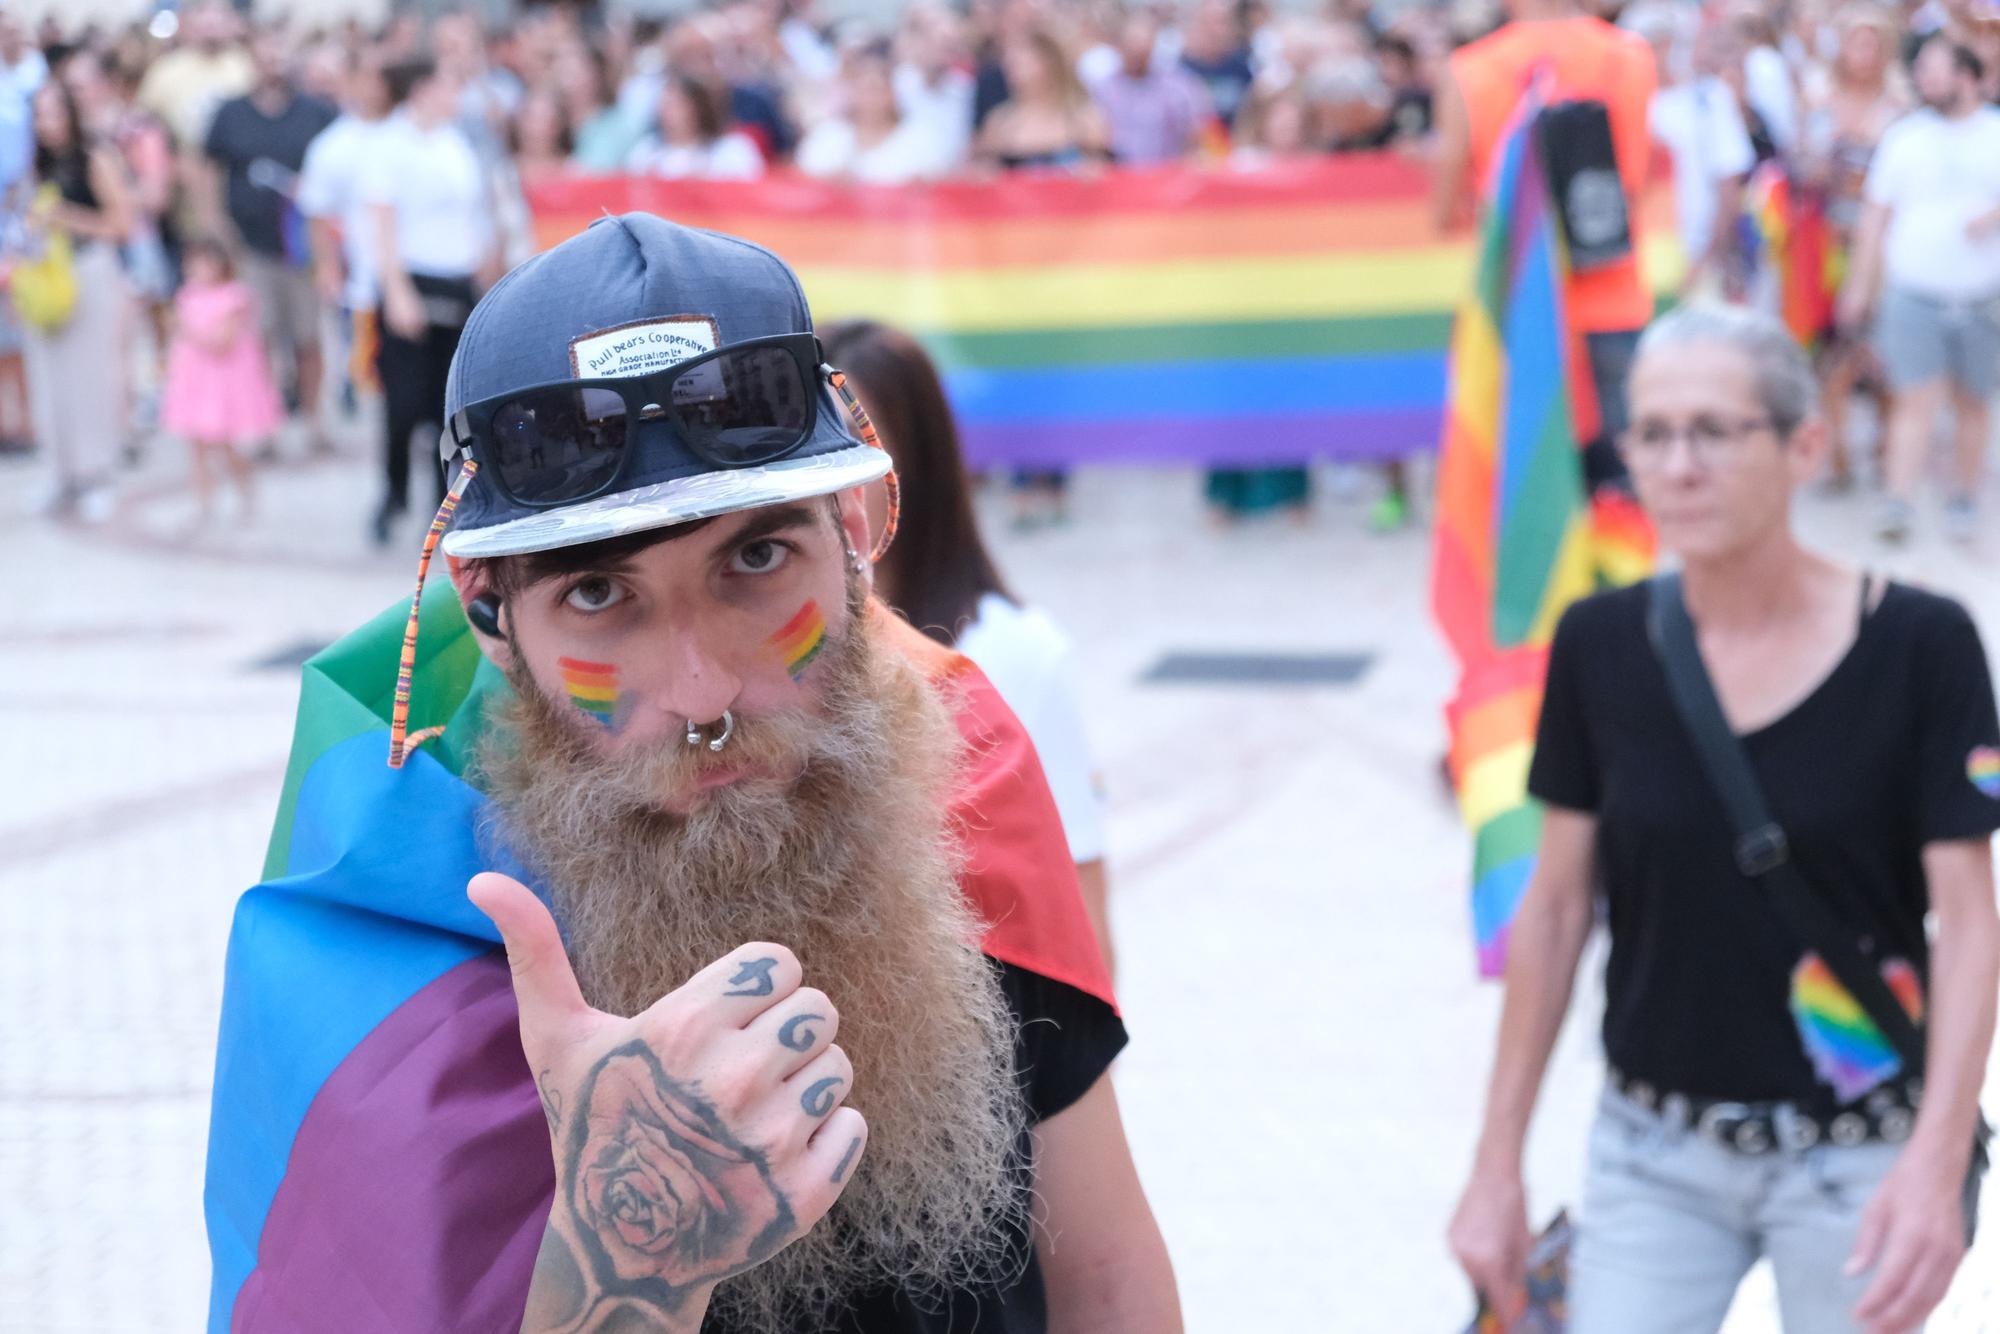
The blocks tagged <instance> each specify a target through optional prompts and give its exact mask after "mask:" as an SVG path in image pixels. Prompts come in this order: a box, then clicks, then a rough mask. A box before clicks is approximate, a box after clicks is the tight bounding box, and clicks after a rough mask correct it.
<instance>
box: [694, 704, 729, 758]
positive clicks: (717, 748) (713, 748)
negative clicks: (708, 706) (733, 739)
mask: <svg viewBox="0 0 2000 1334" xmlns="http://www.w3.org/2000/svg"><path fill="white" fill-rule="evenodd" d="M735 731H736V715H735V714H733V713H731V712H730V711H729V710H728V709H724V710H723V711H722V732H721V734H720V735H718V736H717V737H716V738H715V739H714V740H712V741H710V742H709V743H708V748H709V750H710V752H711V753H715V754H720V753H721V751H722V748H723V747H724V746H726V745H728V744H729V738H730V736H731V735H732V734H734V733H735ZM687 743H688V744H689V745H690V746H699V745H700V744H701V725H699V724H697V723H696V722H695V721H694V719H692V718H690V719H688V730H687Z"/></svg>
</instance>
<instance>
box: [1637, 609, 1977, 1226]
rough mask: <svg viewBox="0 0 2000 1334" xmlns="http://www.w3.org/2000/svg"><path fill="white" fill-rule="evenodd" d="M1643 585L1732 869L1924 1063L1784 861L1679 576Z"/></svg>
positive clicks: (1973, 1211)
mask: <svg viewBox="0 0 2000 1334" xmlns="http://www.w3.org/2000/svg"><path fill="white" fill-rule="evenodd" d="M1647 592H1648V593H1649V594H1650V605H1649V606H1648V608H1647V611H1646V629H1647V632H1648V634H1649V635H1650V636H1651V638H1652V641H1653V650H1654V652H1655V653H1657V654H1658V655H1659V658H1660V665H1661V666H1662V667H1663V668H1664V669H1665V671H1666V676H1667V690H1668V692H1669V693H1670V694H1671V695H1672V696H1673V699H1674V709H1675V711H1676V712H1677V713H1679V714H1680V716H1681V722H1682V723H1683V724H1684V725H1685V726H1686V728H1687V731H1688V736H1689V738H1690V739H1691V740H1692V741H1693V742H1694V748H1695V753H1696V754H1697V755H1698V756H1699V757H1700V759H1701V767H1702V769H1703V771H1704V772H1705V773H1707V775H1708V781H1709V782H1710V784H1712V785H1713V786H1714V788H1715V793H1716V795H1717V796H1718V797H1720V798H1721V799H1722V805H1723V809H1724V810H1726V811H1727V812H1728V813H1729V823H1730V826H1731V827H1732V829H1733V830H1734V832H1735V834H1736V865H1737V868H1738V869H1739V870H1741V871H1742V872H1743V874H1744V875H1745V876H1747V877H1748V878H1749V879H1751V880H1752V881H1754V882H1756V883H1757V884H1759V885H1762V886H1763V887H1764V890H1765V893H1766V894H1767V895H1768V896H1769V898H1770V900H1771V904H1772V906H1773V907H1775V908H1776V909H1777V910H1778V915H1779V916H1781V917H1783V918H1784V919H1785V922H1786V924H1787V925H1789V926H1790V927H1791V929H1792V933H1793V934H1794V935H1796V936H1797V937H1798V938H1799V939H1800V940H1801V941H1802V942H1804V944H1805V945H1806V947H1807V948H1809V949H1811V950H1812V951H1813V952H1814V953H1816V954H1818V955H1819V957H1820V958H1821V959H1822V960H1824V961H1825V963H1826V966H1827V967H1828V968H1830V969H1832V970H1833V975H1834V977H1836V978H1837V979H1839V981H1840V984H1841V986H1843V987H1845V988H1846V989H1847V993H1848V994H1849V995H1850V996H1852V997H1854V999H1855V1001H1856V1002H1857V1003H1858V1004H1859V1005H1860V1006H1861V1008H1862V1009H1863V1010H1864V1011H1866V1012H1867V1015H1868V1017H1869V1019H1871V1020H1872V1021H1873V1022H1874V1024H1875V1027H1876V1028H1877V1029H1879V1030H1881V1032H1882V1035H1883V1036H1884V1037H1886V1038H1887V1039H1888V1040H1889V1043H1890V1045H1891V1046H1893V1047H1894V1048H1895V1049H1896V1054H1897V1055H1898V1056H1900V1057H1901V1058H1902V1061H1903V1069H1904V1070H1905V1071H1906V1072H1911V1071H1919V1070H1922V1069H1923V1068H1924V1038H1923V1034H1922V1032H1921V1031H1919V1030H1918V1028H1917V1026H1916V1024H1915V1023H1913V1022H1912V1021H1911V1019H1910V1016H1909V1013H1908V1012H1907V1011H1906V1010H1904V1009H1903V1006H1902V1004H1901V1003H1900V1002H1899V1001H1897V999H1896V995H1895V993H1894V992H1892V991H1890V990H1889V984H1888V983H1887V982H1885V981H1884V980H1883V979H1882V972H1881V970H1880V969H1879V968H1877V967H1876V966H1875V965H1874V964H1873V963H1871V962H1870V961H1869V959H1868V958H1867V956H1866V955H1865V954H1864V953H1863V952H1862V949H1861V944H1860V941H1859V940H1858V939H1857V938H1856V936H1855V934H1854V931H1853V929H1852V928H1850V927H1849V926H1847V925H1846V924H1845V923H1843V922H1842V921H1841V920H1840V919H1839V918H1838V917H1837V916H1835V915H1834V913H1833V911H1832V910H1831V909H1830V908H1828V907H1827V905H1826V902H1825V901H1824V900H1823V899H1822V898H1821V897H1820V896H1819V895H1818V894H1817V893H1815V892H1814V891H1813V887H1812V886H1811V885H1810V884H1808V883H1806V878H1805V876H1803V875H1802V874H1800V872H1799V868H1798V867H1797V866H1796V865H1795V864H1794V863H1793V862H1792V859H1791V851H1790V847H1789V845H1788V844H1787V843H1786V841H1785V831H1784V830H1783V829H1782V828H1780V827H1779V825H1778V823H1777V822H1776V821H1775V820H1773V819H1772V818H1771V812H1770V808H1769V807H1768V806H1766V805H1765V803H1764V792H1763V789H1762V788H1761V787H1759V786H1758V784H1757V775H1756V773H1755V772H1754V771H1753V770H1752V769H1751V768H1750V757H1749V756H1748V755H1746V754H1744V752H1743V743H1742V741H1741V740H1740V739H1739V738H1738V737H1737V735H1736V732H1735V730H1734V729H1732V728H1731V727H1730V726H1729V720H1728V718H1727V717H1726V716H1725V715H1724V714H1723V712H1722V703H1721V701H1719V700H1718V699H1716V697H1715V686H1714V683H1713V682H1711V681H1710V680H1709V677H1708V669H1707V667H1706V666H1704V665H1703V663H1702V660H1701V650H1700V649H1699V648H1698V647H1697V646H1696V644H1695V637H1694V622H1693V621H1692V620H1691V619H1690V618H1689V616H1688V612H1687V604H1686V603H1685V602H1684V601H1683V600H1682V598H1681V580H1680V576H1679V575H1677V574H1664V575H1660V576H1658V577H1656V578H1655V579H1654V580H1653V581H1652V585H1651V587H1650V588H1649V589H1648V590H1647ZM1992 1137H1993V1128H1992V1126H1990V1125H1988V1124H1987V1121H1986V1118H1985V1116H1984V1115H1981V1116H1980V1118H1979V1124H1978V1128H1977V1129H1976V1131H1975V1132H1974V1135H1973V1143H1972V1156H1971V1159H1970V1161H1969V1162H1968V1164H1967V1166H1966V1172H1965V1189H1964V1196H1963V1199H1962V1203H1963V1206H1964V1210H1965V1241H1966V1245H1967V1246H1970V1245H1971V1244H1972V1236H1973V1233H1974V1231H1975V1230H1976V1229H1977V1227H1978V1224H1979V1184H1980V1180H1981V1178H1983V1177H1984V1176H1985V1175H1986V1166H1987V1161H1988V1158H1987V1146H1988V1143H1989V1142H1990V1141H1991V1139H1992Z"/></svg>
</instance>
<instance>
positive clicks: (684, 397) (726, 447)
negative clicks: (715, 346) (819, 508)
mask: <svg viewBox="0 0 2000 1334" xmlns="http://www.w3.org/2000/svg"><path fill="white" fill-rule="evenodd" d="M671 392H672V403H673V411H674V416H675V418H676V419H677V421H678V422H679V425H680V428H681V432H682V434H683V435H684V437H685V438H686V440H687V442H688V444H689V445H690V446H692V447H693V448H694V451H695V452H696V453H698V454H700V455H701V456H702V457H704V458H706V459H707V460H708V461H709V462H711V463H714V464H717V465H719V466H721V467H724V468H736V467H742V466H744V465H746V464H751V463H762V462H764V461H765V460H767V459H774V458H777V457H778V456H780V455H782V454H785V453H788V452H789V451H791V450H793V449H795V448H797V447H798V445H799V444H800V442H801V441H803V440H804V439H805V436H806V430H807V428H808V427H809V426H810V425H811V421H812V388H811V386H810V385H808V384H807V382H806V380H805V377H804V373H803V371H802V370H801V369H800V367H799V362H798V358H796V357H794V356H793V355H792V354H791V352H789V351H787V350H786V349H785V348H782V347H752V348H744V349H743V350H742V351H739V352H724V353H722V354H721V355H720V356H715V357H710V358H709V359H708V360H706V361H703V362H701V363H699V364H698V365H694V366H690V367H688V368H687V369H686V370H685V371H682V372H681V373H680V374H679V375H678V376H676V377H674V381H673V388H672V391H671Z"/></svg>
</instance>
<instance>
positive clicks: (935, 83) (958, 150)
mask: <svg viewBox="0 0 2000 1334" xmlns="http://www.w3.org/2000/svg"><path fill="white" fill-rule="evenodd" d="M970 65H971V62H970V61H969V60H968V58H967V56H966V51H965V31H964V26H963V24H962V23H961V21H960V20H959V18H958V16H957V15H956V14H954V13H952V12H951V11H950V10H949V9H946V8H944V7H943V6H941V5H936V4H915V5H912V6H910V8H909V9H908V10H907V11H906V12H905V13H904V15H903V24H902V27H901V28H900V29H899V30H898V31H897V33H896V69H895V73H894V74H893V75H892V76H891V78H892V80H893V82H894V84H895V88H896V105H897V106H898V107H899V108H900V109H901V110H902V113H903V123H904V124H906V125H913V126H915V127H916V128H917V131H918V132H919V133H920V134H922V135H923V136H924V137H925V138H926V139H927V140H928V141H929V144H930V151H931V155H932V168H931V172H930V174H932V175H936V176H949V175H951V174H952V173H953V172H955V171H957V170H958V169H959V168H960V167H962V166H964V165H965V159H966V155H967V154H968V153H969V152H970V151H971V148H972V91H973V80H972V71H971V67H970Z"/></svg>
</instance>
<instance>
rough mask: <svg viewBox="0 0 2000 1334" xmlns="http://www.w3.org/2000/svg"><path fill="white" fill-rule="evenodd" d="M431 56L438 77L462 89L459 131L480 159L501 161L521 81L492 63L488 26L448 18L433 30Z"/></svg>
mask: <svg viewBox="0 0 2000 1334" xmlns="http://www.w3.org/2000/svg"><path fill="white" fill-rule="evenodd" d="M431 55H432V58H433V59H434V60H435V61H436V62H437V67H438V71H439V72H440V73H441V74H443V75H444V77H445V78H447V79H449V80H451V82H452V83H453V84H454V85H455V86H456V87H457V88H458V107H457V115H458V127H459V129H461V130H463V131H464V132H465V134H466V137H467V138H468V139H470V140H471V142H472V146H473V148H474V150H476V151H477V152H478V153H479V155H480V156H481V158H483V159H485V160H487V161H491V160H493V159H495V158H498V157H500V156H501V155H502V154H503V153H504V151H505V149H506V145H507V124H508V122H509V121H510V120H511V119H512V118H513V115H514V110H515V108H516V107H518V106H520V104H521V94H522V88H521V81H520V80H519V79H518V78H516V77H515V76H514V73H513V71H511V70H509V69H506V68H505V67H504V66H500V65H496V64H495V63H494V62H493V59H492V54H491V52H490V51H489V50H488V48H487V37H486V26H485V24H484V23H483V22H481V20H480V19H479V17H478V16H477V15H475V14H471V13H466V12H463V11H461V12H458V13H452V14H446V15H443V16H442V17H440V18H439V19H438V20H437V21H436V22H435V23H433V24H432V25H431Z"/></svg>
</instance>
